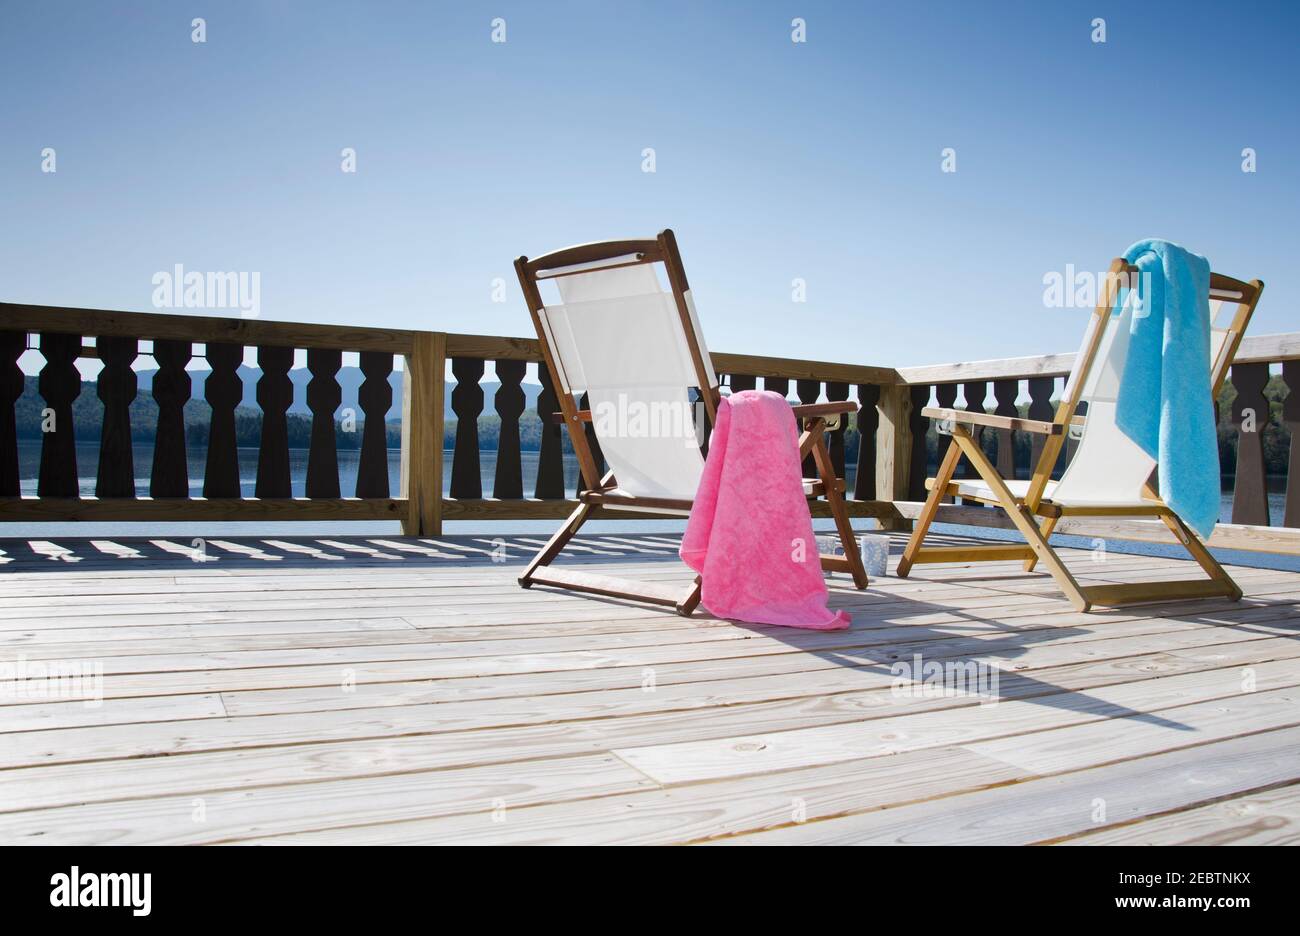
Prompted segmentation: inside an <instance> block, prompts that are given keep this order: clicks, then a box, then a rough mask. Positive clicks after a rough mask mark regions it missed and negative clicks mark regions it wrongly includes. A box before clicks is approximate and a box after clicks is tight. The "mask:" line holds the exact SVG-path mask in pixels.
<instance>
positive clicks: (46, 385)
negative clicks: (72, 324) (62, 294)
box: [36, 332, 81, 497]
mask: <svg viewBox="0 0 1300 936" xmlns="http://www.w3.org/2000/svg"><path fill="white" fill-rule="evenodd" d="M80 353H81V336H80V335H65V334H61V333H58V332H42V333H41V354H42V355H43V356H44V357H45V366H44V367H42V368H41V375H40V380H39V381H38V384H37V386H38V388H39V390H40V392H41V397H42V398H43V399H44V400H45V403H46V407H47V408H48V409H49V410H50V411H51V416H52V419H53V422H52V423H48V424H47V421H46V419H45V417H44V416H42V418H41V430H42V434H41V468H40V475H39V477H38V478H37V482H36V494H37V496H38V497H80V496H81V490H80V488H79V486H78V484H77V443H76V436H75V435H74V433H73V426H72V403H73V401H74V400H76V399H77V397H79V396H81V372H80V371H78V370H77V363H76V361H77V355H78V354H80ZM47 425H48V426H49V428H48V431H47V430H46V426H47Z"/></svg>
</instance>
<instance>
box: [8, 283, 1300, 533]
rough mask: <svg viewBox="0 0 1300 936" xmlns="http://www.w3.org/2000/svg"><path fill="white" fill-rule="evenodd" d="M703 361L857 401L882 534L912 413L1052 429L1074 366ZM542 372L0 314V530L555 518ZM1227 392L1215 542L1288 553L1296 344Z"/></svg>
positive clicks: (323, 333) (868, 500)
mask: <svg viewBox="0 0 1300 936" xmlns="http://www.w3.org/2000/svg"><path fill="white" fill-rule="evenodd" d="M28 348H36V349H37V350H39V351H40V353H41V356H42V358H43V359H44V363H43V366H42V368H41V371H40V376H39V392H40V394H41V396H42V398H43V401H44V404H45V407H46V411H47V413H49V414H50V415H51V416H52V419H51V420H50V429H51V431H47V432H43V433H42V436H41V459H40V470H39V478H38V483H37V493H36V496H35V497H32V496H27V497H21V496H20V487H19V471H18V448H17V446H18V439H17V433H16V424H15V415H14V406H15V403H16V401H17V399H18V397H19V396H20V395H21V393H22V390H23V375H22V371H21V369H20V368H19V364H18V359H19V357H20V356H21V355H22V354H23V353H24V351H26V350H27V349H28ZM250 348H255V349H256V352H255V356H256V360H257V364H258V368H259V371H260V375H259V377H258V378H257V386H256V398H257V402H258V405H259V407H260V409H261V411H262V423H261V434H260V438H259V442H258V454H257V471H256V478H255V480H254V482H253V496H251V497H247V496H244V495H243V492H242V490H241V479H240V474H239V464H238V460H237V452H236V435H235V412H236V408H237V406H238V404H239V403H240V401H241V399H242V398H243V388H242V386H241V378H240V376H239V374H238V373H237V368H238V367H239V365H240V364H241V363H242V362H243V361H244V357H245V353H246V349H250ZM345 351H347V352H357V353H358V355H359V357H358V360H359V366H360V369H361V372H362V374H363V376H364V381H363V382H362V384H361V387H360V391H359V394H358V407H359V409H360V410H361V416H362V423H363V425H362V429H361V433H362V436H361V441H360V452H359V467H358V474H357V481H356V485H355V488H354V490H351V491H346V492H345V491H342V490H340V484H339V472H338V461H337V453H336V442H337V440H336V438H335V412H336V410H337V409H338V406H339V402H340V386H339V383H338V380H337V374H338V372H339V370H340V366H341V362H342V353H343V352H345ZM295 352H305V360H306V366H307V369H308V370H309V371H310V373H311V379H310V382H309V384H308V386H307V405H308V408H309V410H310V413H311V433H310V448H309V451H308V456H307V477H306V489H305V492H304V493H305V496H304V497H293V496H291V489H290V475H289V465H290V463H289V451H290V449H289V441H288V432H287V415H286V414H287V412H288V410H289V407H290V404H291V402H292V398H293V387H292V384H291V382H290V378H289V371H290V369H291V368H292V366H293V363H294V360H295ZM397 355H401V356H402V358H403V365H402V366H403V370H404V374H403V382H402V385H403V400H402V422H401V426H402V436H401V438H402V451H401V475H400V476H401V481H400V489H399V490H398V491H397V492H396V493H394V492H392V491H390V490H389V481H388V454H387V446H386V433H387V426H386V421H385V417H386V414H387V412H388V410H389V408H390V406H391V404H392V397H391V390H390V385H389V382H388V378H389V375H390V374H391V373H392V371H393V369H394V366H395V363H394V358H395V356H397ZM141 356H152V358H153V359H154V361H155V362H156V364H157V367H158V371H157V373H156V374H155V377H154V382H153V396H154V398H155V400H156V402H157V405H158V422H157V431H156V436H155V439H154V446H153V456H152V462H153V463H152V466H151V470H150V471H149V472H148V477H149V485H148V496H147V497H144V496H137V491H136V488H135V477H136V476H137V474H138V473H140V472H138V470H137V469H138V467H139V466H135V465H134V464H133V463H132V446H131V438H132V436H131V424H130V406H131V403H132V401H133V400H134V399H135V397H136V395H137V388H136V375H135V372H134V370H133V369H132V365H133V363H134V362H135V361H136V360H137V358H139V357H141ZM84 357H95V358H98V359H99V360H100V362H101V363H102V364H103V370H102V371H101V372H100V374H99V377H98V380H97V382H96V388H97V393H98V395H99V397H100V399H101V400H102V401H103V405H104V413H103V422H102V430H101V437H100V442H99V464H98V470H97V474H96V476H95V477H96V483H95V494H94V496H93V497H92V496H85V497H83V496H81V495H80V492H79V483H78V476H77V464H76V454H75V439H74V427H73V410H72V407H73V402H74V401H75V399H76V397H77V396H78V394H79V393H80V392H81V378H80V374H79V372H78V370H77V368H76V363H75V362H76V360H77V359H78V358H84ZM195 357H206V359H207V363H208V365H209V367H210V368H211V369H210V371H209V372H208V375H207V377H206V379H205V380H204V381H203V386H202V387H201V388H195V387H193V386H192V381H191V373H192V372H190V371H187V370H186V366H187V364H188V363H189V362H190V361H191V360H192V359H193V358H195ZM712 357H713V363H714V368H715V370H716V371H717V372H718V373H719V374H720V375H723V377H724V381H725V383H726V384H727V385H728V386H729V387H730V389H731V390H732V391H733V392H734V391H738V390H742V389H748V388H754V387H762V388H765V389H769V390H775V391H777V392H779V393H781V394H782V395H784V396H786V397H788V398H790V399H797V400H799V401H800V402H805V403H811V402H816V401H818V400H822V399H825V400H853V401H855V402H856V403H857V416H856V420H855V431H856V432H858V434H859V440H858V445H857V453H856V464H855V467H856V477H855V479H854V483H853V485H852V488H851V490H850V492H849V493H850V495H851V499H850V500H849V502H848V503H849V510H850V512H851V514H852V515H853V516H857V517H873V518H876V519H877V520H878V521H879V522H880V523H881V525H882V526H884V527H886V528H893V529H903V528H906V527H907V526H908V525H909V524H910V519H911V518H912V517H913V516H915V514H916V512H917V510H918V509H919V507H920V502H921V501H922V500H924V495H925V488H924V482H925V477H926V473H927V470H928V468H929V458H928V452H927V442H926V433H927V429H928V420H927V419H925V418H924V417H922V416H921V415H920V411H921V409H922V408H923V407H924V406H926V405H928V404H929V403H930V402H931V400H932V398H933V399H934V400H935V401H937V402H938V404H939V405H941V406H951V405H954V404H956V402H957V400H958V397H959V396H960V397H961V398H962V399H963V400H964V401H965V402H964V403H963V405H964V406H965V407H966V408H968V409H971V408H980V409H983V408H984V407H985V406H986V400H988V399H989V398H990V391H991V398H992V401H993V408H992V411H993V412H996V413H999V414H1003V415H1016V414H1018V412H1019V406H1018V402H1019V400H1020V399H1021V398H1022V397H1024V396H1026V395H1027V399H1028V400H1029V405H1028V416H1029V417H1030V418H1033V419H1050V418H1051V417H1052V406H1051V402H1050V401H1051V400H1052V398H1053V397H1054V395H1055V394H1056V392H1057V382H1058V380H1059V379H1060V378H1062V377H1064V376H1065V375H1066V374H1068V372H1069V369H1070V366H1071V364H1072V363H1073V356H1072V355H1062V354H1057V355H1045V356H1042V357H1033V358H1016V359H1009V360H999V361H981V362H975V363H965V364H944V365H938V366H934V367H914V368H904V369H900V370H895V369H893V368H889V367H871V366H863V365H854V364H837V363H829V362H822V361H802V360H790V359H783V358H772V357H760V356H753V355H739V354H726V353H714V354H713V356H712ZM539 361H540V352H539V349H538V345H537V342H536V341H535V340H534V339H527V338H501V337H494V336H482V335H461V334H449V333H443V332H422V331H410V330H403V329H378V328H357V327H350V326H330V325H302V324H291V323H285V322H269V321H262V320H257V319H226V318H212V317H207V316H189V315H171V314H154V313H131V312H106V311H98V310H86V309H67V308H52V307H44V306H30V305H15V304H0V371H3V372H4V379H3V380H0V388H3V389H2V390H0V394H2V395H3V398H0V521H15V520H22V521H32V520H50V521H69V520H73V521H75V520H146V519H153V520H323V519H368V520H373V519H395V520H400V521H401V522H402V527H403V530H404V532H406V533H407V534H408V535H424V536H429V535H437V534H439V533H440V532H441V529H442V523H443V521H444V520H519V519H540V518H555V517H561V516H564V515H565V514H567V513H568V512H569V511H570V510H572V509H573V507H574V505H575V501H573V500H572V499H571V498H570V497H568V495H567V491H568V489H569V484H570V483H574V484H576V482H577V479H576V477H572V476H570V477H566V473H565V463H564V457H563V445H562V441H561V435H560V433H561V428H560V426H558V425H557V424H555V423H554V422H553V421H552V419H551V415H552V414H553V413H554V412H555V411H556V410H557V409H558V404H557V401H556V398H555V392H554V388H553V387H551V386H550V381H549V379H548V376H547V374H546V372H545V369H544V368H541V367H539ZM488 362H491V364H492V366H493V369H494V370H495V372H496V377H497V380H498V381H499V383H500V386H499V389H498V390H497V392H496V394H495V395H494V397H493V399H492V401H491V406H492V408H493V409H494V410H495V413H496V415H497V417H498V418H499V420H500V429H499V438H498V444H497V452H496V470H495V473H494V477H493V478H492V482H491V491H490V492H489V491H485V490H484V483H483V479H482V473H481V467H480V460H479V456H480V451H479V449H480V445H479V433H478V428H479V417H480V416H481V415H482V413H483V412H484V409H485V406H486V405H487V402H488V401H486V400H485V398H484V393H483V390H482V388H481V386H480V380H481V379H482V378H483V376H484V374H485V372H486V366H487V363H488ZM1279 363H1280V364H1281V365H1282V378H1283V380H1284V381H1285V383H1286V385H1287V387H1288V388H1290V390H1291V391H1292V392H1291V395H1290V396H1288V397H1287V398H1286V400H1285V402H1284V405H1283V421H1284V423H1285V424H1286V426H1287V428H1288V429H1289V430H1290V431H1292V441H1291V449H1290V463H1289V474H1288V479H1287V484H1288V487H1287V496H1286V506H1285V512H1284V517H1283V518H1281V522H1282V524H1283V526H1282V527H1271V528H1267V529H1265V528H1266V527H1267V525H1268V523H1269V520H1270V517H1269V515H1268V502H1267V494H1266V484H1265V478H1264V458H1263V448H1262V440H1263V432H1262V430H1263V428H1264V425H1265V424H1266V423H1267V420H1268V419H1269V407H1268V405H1267V401H1265V400H1264V397H1263V390H1264V385H1265V383H1267V381H1268V379H1269V365H1270V364H1279ZM448 371H450V379H451V381H453V385H452V390H451V399H450V406H451V410H452V411H453V413H454V414H455V417H456V428H455V441H454V445H453V446H452V464H451V479H450V484H449V485H448V486H447V489H446V490H445V491H444V490H443V476H444V465H443V457H444V430H445V420H444V407H445V401H444V392H445V390H444V387H445V385H446V381H447V380H448ZM1231 381H1232V384H1233V386H1234V387H1235V389H1236V391H1237V400H1236V403H1235V405H1234V407H1233V413H1234V418H1235V424H1236V425H1237V427H1238V457H1237V468H1236V477H1235V485H1236V487H1235V491H1234V500H1233V516H1232V520H1233V522H1232V523H1231V524H1226V525H1221V527H1220V530H1219V531H1218V532H1216V535H1215V539H1214V540H1212V541H1211V542H1212V544H1214V545H1223V546H1232V547H1235V548H1248V549H1266V550H1283V551H1288V552H1292V551H1295V552H1300V531H1296V530H1289V529H1286V528H1287V527H1297V526H1300V471H1297V470H1295V466H1296V464H1297V461H1298V460H1300V454H1298V451H1300V443H1298V442H1297V438H1296V435H1295V429H1296V428H1297V427H1300V395H1297V394H1296V393H1295V392H1294V391H1295V390H1296V389H1297V388H1300V334H1290V335H1279V336H1264V337H1256V338H1247V339H1246V340H1245V342H1244V344H1243V346H1242V349H1241V352H1240V353H1239V355H1238V358H1237V363H1236V364H1235V365H1234V367H1233V369H1232V375H1231ZM526 382H531V383H538V384H540V385H541V387H542V391H541V394H540V396H539V397H538V400H537V405H536V415H537V417H538V418H539V419H540V421H541V432H542V439H541V444H540V448H539V450H538V451H535V452H533V451H528V452H525V451H523V450H522V447H521V444H520V443H521V440H520V424H521V420H522V419H523V417H524V409H525V400H526V398H525V394H524V391H523V385H524V383H526ZM1022 385H1023V391H1022ZM192 395H193V396H199V395H201V396H202V398H203V399H204V400H205V401H206V402H207V404H208V405H209V407H210V408H211V420H210V424H209V427H208V439H207V449H206V462H205V470H204V475H203V486H202V491H201V494H202V496H190V484H189V478H188V471H187V467H186V439H185V424H184V417H183V409H184V406H185V403H186V402H187V401H188V400H189V399H190V398H191V396H192ZM1246 409H1253V410H1254V412H1255V426H1254V428H1255V430H1256V431H1254V432H1249V431H1245V429H1244V427H1243V425H1242V423H1243V419H1242V415H1243V413H1244V411H1245V410H1246ZM848 431H849V430H848V429H847V427H842V428H840V429H839V430H837V431H836V432H835V433H834V434H833V435H832V438H831V456H832V458H833V459H834V460H835V462H836V465H837V467H838V468H839V469H841V471H842V470H843V469H844V468H845V467H847V466H846V464H845V462H846V461H847V458H848V452H849V450H850V448H851V446H849V445H846V436H847V433H848ZM989 444H990V446H993V445H996V450H997V455H996V459H997V463H998V465H999V468H1000V470H1002V471H1003V473H1004V474H1005V475H1006V476H1008V477H1011V476H1013V475H1014V474H1018V475H1020V476H1022V477H1023V476H1027V474H1028V471H1029V464H1030V459H1031V458H1033V457H1035V456H1036V454H1037V452H1036V450H1032V451H1031V450H1030V449H1029V448H1028V447H1027V445H1026V444H1025V443H1024V442H1019V443H1018V440H1017V438H1016V435H1015V434H1013V433H1011V432H1005V431H1004V432H1000V433H998V438H997V440H996V441H992V440H990V443H989ZM1072 451H1073V446H1067V447H1066V450H1065V453H1064V455H1063V459H1068V458H1069V457H1070V456H1071V455H1072ZM528 460H535V466H536V469H537V470H536V482H535V484H533V485H532V486H531V488H532V489H531V490H525V488H524V477H525V471H524V467H525V465H526V463H527V462H528ZM1064 463H1065V462H1064V461H1063V462H1062V464H1064ZM809 470H811V469H809ZM822 506H824V505H822ZM815 509H818V508H816V507H815ZM628 516H636V517H643V516H645V514H635V515H632V514H629V515H628ZM1273 519H1277V518H1273ZM940 520H941V521H948V522H959V523H969V524H977V525H985V526H1000V525H1004V524H1003V523H1002V519H1001V518H1000V515H999V514H998V512H997V511H993V510H990V509H986V508H982V507H973V506H966V505H951V506H945V507H944V508H943V509H942V511H941V515H940ZM1057 529H1058V530H1059V531H1061V532H1079V533H1083V534H1085V535H1088V534H1091V535H1102V536H1116V537H1129V538H1137V539H1153V540H1159V539H1163V538H1165V536H1164V535H1163V534H1162V531H1163V529H1164V528H1163V525H1161V526H1160V528H1159V529H1156V528H1155V527H1153V526H1150V525H1144V524H1142V523H1141V522H1138V521H1123V522H1115V523H1108V524H1101V523H1098V522H1090V523H1085V522H1084V521H1074V522H1073V523H1071V522H1069V521H1067V522H1063V523H1062V524H1061V525H1060V526H1058V528H1057Z"/></svg>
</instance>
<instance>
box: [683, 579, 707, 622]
mask: <svg viewBox="0 0 1300 936" xmlns="http://www.w3.org/2000/svg"><path fill="white" fill-rule="evenodd" d="M703 582H704V580H703V579H702V578H700V576H698V575H697V576H695V585H694V586H692V588H691V590H690V593H689V594H687V596H686V597H685V598H683V599H682V600H681V601H679V602H678V603H677V613H678V614H680V615H681V616H682V617H690V616H691V612H692V611H694V610H695V609H696V607H698V606H699V603H700V591H701V589H702V588H703Z"/></svg>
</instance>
